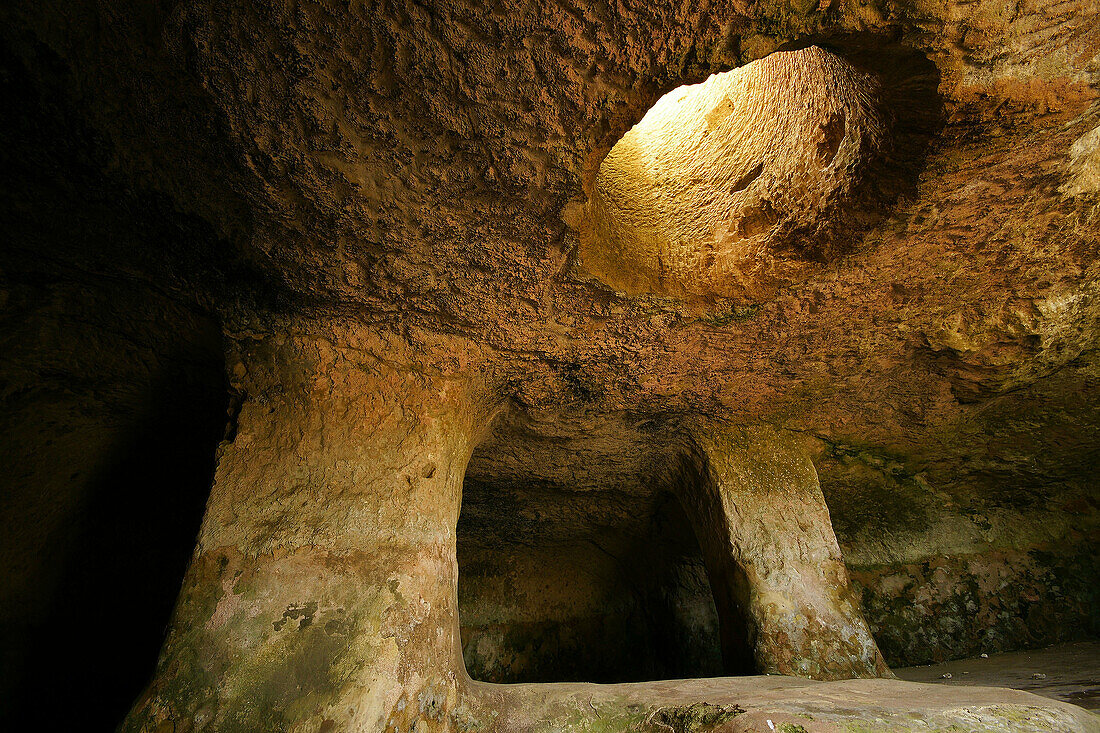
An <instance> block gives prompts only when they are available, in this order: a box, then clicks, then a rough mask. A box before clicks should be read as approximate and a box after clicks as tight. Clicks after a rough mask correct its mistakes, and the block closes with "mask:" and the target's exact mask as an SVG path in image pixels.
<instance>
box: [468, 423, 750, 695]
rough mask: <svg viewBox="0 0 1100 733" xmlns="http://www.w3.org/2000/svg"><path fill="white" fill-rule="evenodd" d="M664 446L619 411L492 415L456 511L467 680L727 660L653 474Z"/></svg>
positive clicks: (679, 512) (705, 669)
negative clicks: (548, 416)
mask: <svg viewBox="0 0 1100 733" xmlns="http://www.w3.org/2000/svg"><path fill="white" fill-rule="evenodd" d="M675 455H677V451H676V450H675V449H673V448H671V447H667V446H660V445H658V444H657V442H656V441H655V440H654V438H653V436H652V435H649V434H647V433H646V432H645V431H644V430H643V429H639V428H637V427H635V426H634V425H632V424H630V423H629V422H628V421H626V420H623V419H620V418H592V417H584V416H570V417H569V418H568V419H563V418H562V416H556V418H555V419H552V420H539V421H536V420H533V419H531V418H530V417H528V416H525V415H520V414H509V415H507V416H506V417H505V418H503V419H502V420H501V421H499V422H498V424H497V425H496V427H495V428H494V430H493V432H492V435H491V436H490V437H489V438H488V439H487V440H486V441H485V442H484V443H483V444H482V445H481V446H479V447H478V449H477V450H476V451H475V452H474V455H473V457H472V459H471V461H470V467H469V469H468V471H467V475H466V480H465V483H464V486H463V501H462V512H461V517H460V519H459V522H458V535H457V551H458V565H459V587H458V605H459V619H460V627H461V636H462V649H463V659H464V661H465V664H466V669H467V671H468V673H469V674H470V676H471V677H472V678H474V679H476V680H481V681H486V682H503V683H510V682H558V681H584V682H635V681H643V680H654V679H678V678H691V677H711V676H718V675H722V674H724V673H725V672H726V671H727V669H726V666H725V665H724V663H723V657H722V639H721V635H720V632H719V616H718V611H717V610H716V607H715V598H714V594H713V593H712V591H711V586H710V580H709V576H708V568H707V566H706V564H705V563H704V558H703V553H702V551H701V550H700V544H699V540H698V539H697V538H696V535H695V532H694V530H693V526H692V522H691V521H690V520H689V518H688V516H687V514H686V513H685V510H684V508H683V506H682V505H681V503H680V499H679V498H678V497H677V496H676V495H675V494H674V492H673V491H670V487H669V486H668V484H667V483H666V482H664V481H663V480H662V476H667V475H669V472H668V471H663V470H661V467H662V466H666V465H672V464H674V463H676V460H675ZM741 633H742V634H744V629H741Z"/></svg>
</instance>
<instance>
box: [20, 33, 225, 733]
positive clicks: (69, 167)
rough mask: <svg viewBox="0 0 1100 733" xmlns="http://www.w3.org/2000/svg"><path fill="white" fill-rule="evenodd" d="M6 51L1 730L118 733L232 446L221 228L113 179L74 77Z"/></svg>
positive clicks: (148, 672) (44, 61) (47, 61)
mask: <svg viewBox="0 0 1100 733" xmlns="http://www.w3.org/2000/svg"><path fill="white" fill-rule="evenodd" d="M36 48H37V52H38V53H39V56H38V57H36V58H37V60H36V64H37V66H35V69H34V71H31V70H28V68H27V67H26V66H25V65H24V64H23V63H22V61H21V60H20V59H19V58H17V57H16V55H15V54H14V53H13V52H12V51H11V49H10V48H8V47H7V46H6V45H4V44H0V98H3V99H4V100H5V104H6V106H7V109H9V110H11V111H12V114H10V115H5V116H4V118H3V121H2V122H0V143H2V145H0V168H2V169H3V170H4V171H5V175H4V177H3V178H2V180H0V203H2V204H3V205H2V206H0V229H2V230H3V231H4V232H5V242H4V245H3V246H2V247H0V625H2V627H3V643H2V644H0V729H11V728H12V726H13V725H14V724H15V722H16V721H18V722H19V724H20V725H25V726H27V728H28V729H34V730H84V731H109V730H114V729H115V728H116V727H117V725H118V724H119V722H120V721H121V720H122V718H123V716H124V715H125V714H126V712H127V711H128V709H129V708H130V706H131V705H132V704H133V701H134V699H135V698H136V697H137V696H138V695H139V694H140V692H141V690H142V689H143V687H144V686H145V685H146V684H147V683H148V681H149V679H150V678H151V676H152V672H153V667H154V664H155V662H156V658H157V653H158V651H159V648H160V646H161V644H162V643H163V640H164V633H165V628H166V626H167V624H168V621H169V617H170V614H171V611H172V607H173V604H174V602H175V598H176V595H177V594H178V592H179V587H180V583H181V580H182V577H183V574H184V571H185V568H186V566H187V563H188V559H189V557H190V554H191V551H192V549H193V547H194V542H195V537H196V535H197V532H198V528H199V524H200V522H201V519H202V514H203V508H204V505H205V502H206V497H207V495H208V492H209V487H210V483H211V480H212V477H213V470H214V465H215V460H216V449H217V444H218V442H219V441H220V440H221V439H222V437H223V435H224V432H225V423H226V415H227V406H228V395H227V388H226V380H225V375H224V357H223V350H222V330H221V326H220V324H219V322H218V321H217V319H216V318H215V317H214V316H212V315H211V314H210V313H209V312H208V311H207V310H206V309H204V308H202V307H200V306H199V305H198V304H197V302H196V301H197V299H198V298H197V297H196V293H195V292H194V291H192V290H190V289H189V288H188V287H187V286H186V285H185V284H183V283H181V281H180V279H179V278H177V277H175V276H173V275H172V274H171V273H172V264H173V263H174V262H206V263H207V264H206V265H204V266H203V267H202V268H198V270H197V271H203V272H210V271H213V270H216V269H219V267H220V265H221V262H222V259H224V258H221V259H219V258H218V257H214V256H211V253H214V252H217V251H224V250H225V247H224V242H220V241H218V240H217V238H216V236H215V235H214V233H213V230H212V228H211V227H210V226H209V225H208V224H206V223H204V222H202V221H200V220H198V219H197V218H196V217H193V216H188V215H184V214H181V213H180V212H178V211H176V210H175V209H174V208H173V206H172V204H171V202H170V201H169V200H167V199H166V198H165V197H164V196H162V195H159V194H155V193H152V192H149V191H147V190H144V189H141V188H138V187H134V186H132V185H128V184H125V183H122V182H120V181H119V180H118V179H117V178H112V177H111V175H110V174H109V173H108V172H107V171H108V170H109V168H110V160H111V150H110V147H109V145H108V144H107V142H106V141H104V140H103V139H102V138H100V137H99V136H97V135H95V134H93V133H92V132H90V131H89V129H88V128H87V126H86V125H85V124H83V122H82V121H81V119H80V115H79V113H78V111H77V109H76V108H75V105H74V103H73V102H72V100H71V99H70V98H69V96H68V95H69V94H70V93H71V89H72V88H73V87H74V85H73V84H72V80H71V78H70V77H69V72H68V70H67V69H66V68H64V67H63V66H62V65H60V64H58V63H57V62H56V59H55V58H53V57H52V56H51V55H50V54H49V53H48V52H46V51H45V49H42V48H39V47H36Z"/></svg>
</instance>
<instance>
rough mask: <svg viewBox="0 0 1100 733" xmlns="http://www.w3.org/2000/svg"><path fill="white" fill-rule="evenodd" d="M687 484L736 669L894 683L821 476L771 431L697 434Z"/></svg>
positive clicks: (801, 449)
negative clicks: (693, 472) (853, 580)
mask: <svg viewBox="0 0 1100 733" xmlns="http://www.w3.org/2000/svg"><path fill="white" fill-rule="evenodd" d="M694 437H695V441H696V444H697V445H698V448H699V451H700V455H699V456H698V457H697V458H698V461H697V462H696V464H697V466H698V468H699V475H698V476H696V477H694V480H688V481H686V482H684V494H683V498H684V504H685V507H686V508H687V510H688V512H689V514H690V515H691V516H692V518H693V521H694V522H695V524H696V527H697V533H698V534H699V539H700V543H701V544H702V546H703V551H704V554H705V556H706V560H707V566H708V571H709V573H710V574H711V584H712V587H713V590H714V594H715V601H716V605H717V606H718V610H719V614H720V615H721V617H722V618H721V621H722V627H723V628H722V641H723V647H724V648H723V652H724V655H725V657H726V662H727V665H728V666H729V667H730V671H731V672H734V673H747V672H748V671H749V669H748V667H749V661H750V658H751V662H752V667H753V668H754V669H755V671H756V672H757V673H771V674H787V675H796V676H799V677H812V678H815V679H842V678H849V677H879V676H890V672H889V670H888V669H887V668H886V664H885V662H884V661H883V659H882V655H881V654H879V651H878V647H877V646H876V644H875V641H874V639H873V638H872V637H871V632H870V630H869V629H868V627H867V623H866V621H864V619H863V615H862V612H861V611H860V608H859V602H858V599H857V598H856V596H855V593H854V592H853V591H852V589H851V586H850V585H849V582H848V571H847V569H846V568H845V566H844V560H843V558H842V557H841V554H840V547H839V546H838V545H837V541H836V537H835V535H834V534H833V529H832V523H831V521H830V519H829V509H828V507H827V506H826V505H825V498H824V496H823V495H822V493H821V487H820V485H819V484H818V480H817V472H816V471H815V470H814V466H813V463H812V462H811V461H810V458H809V454H808V451H807V450H806V448H805V445H804V444H803V443H801V442H800V440H799V439H798V438H797V437H795V436H792V435H790V434H788V433H784V432H780V431H776V430H773V429H770V428H759V427H756V428H714V427H711V428H708V429H702V430H697V431H695V435H694Z"/></svg>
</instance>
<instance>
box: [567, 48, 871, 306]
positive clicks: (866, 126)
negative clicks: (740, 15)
mask: <svg viewBox="0 0 1100 733" xmlns="http://www.w3.org/2000/svg"><path fill="white" fill-rule="evenodd" d="M877 91H878V84H877V81H876V80H875V78H874V77H873V76H872V75H870V74H867V73H864V72H862V71H860V70H858V69H856V68H854V67H853V66H852V65H851V64H849V63H848V62H846V61H844V60H842V59H840V58H839V57H837V56H835V55H834V54H832V53H830V52H828V51H825V50H823V49H821V48H818V47H816V46H811V47H808V48H804V49H801V50H798V51H788V52H779V53H774V54H772V55H770V56H768V57H766V58H764V59H761V60H759V61H755V62H753V63H750V64H748V65H746V66H744V67H742V68H739V69H735V70H733V71H728V72H725V73H721V74H714V75H713V76H711V77H710V78H709V79H707V80H706V81H705V82H703V83H701V84H695V85H690V86H683V87H680V88H678V89H675V90H673V91H672V92H670V93H668V94H666V95H665V96H664V97H662V98H661V99H660V100H659V101H658V102H657V104H655V105H654V106H653V107H652V108H651V109H650V110H649V112H648V113H647V114H646V115H645V117H643V118H642V120H641V121H640V122H639V123H638V124H637V125H635V126H634V128H633V129H631V130H630V131H629V132H627V133H626V135H624V136H623V137H622V139H621V140H619V142H618V143H617V144H616V145H615V147H614V148H612V150H611V152H610V153H608V155H607V158H606V159H604V161H603V164H602V165H601V166H600V170H599V174H598V175H597V177H596V187H595V188H596V190H595V195H594V197H593V200H592V203H591V215H592V225H593V229H594V231H593V233H592V236H591V237H590V239H589V240H588V242H587V246H586V248H585V250H584V253H583V259H584V263H585V265H586V266H587V268H588V269H589V270H590V271H591V272H592V273H593V274H595V275H596V276H597V277H598V278H599V279H600V280H602V281H603V282H604V283H606V284H608V285H610V286H612V287H613V288H615V289H616V290H619V291H622V292H626V293H630V294H639V293H658V294H668V295H686V294H691V295H710V294H713V295H722V296H744V297H749V298H753V297H760V296H762V295H764V294H766V293H767V292H768V291H769V290H770V289H771V288H772V287H773V286H774V285H775V284H776V283H777V282H783V281H786V280H789V279H790V278H792V277H796V276H797V275H798V274H799V273H800V272H802V271H803V270H805V268H806V266H807V261H808V260H810V259H814V258H817V259H820V258H821V256H822V254H823V252H825V251H828V250H830V249H831V245H832V243H831V242H830V241H829V237H830V235H831V232H830V224H833V223H835V221H834V218H835V217H836V216H837V214H838V209H839V207H841V206H842V205H844V204H846V203H848V202H849V201H850V199H851V198H852V195H853V192H854V191H855V190H856V189H857V187H858V186H859V185H860V183H861V182H862V181H863V177H864V176H865V174H866V173H867V171H868V169H869V167H870V166H871V164H872V163H873V161H874V160H875V157H876V156H877V155H878V154H879V152H880V151H881V150H882V148H883V145H884V144H885V142H886V140H887V129H886V123H885V121H884V117H883V114H882V112H881V110H880V109H879V107H878V100H877Z"/></svg>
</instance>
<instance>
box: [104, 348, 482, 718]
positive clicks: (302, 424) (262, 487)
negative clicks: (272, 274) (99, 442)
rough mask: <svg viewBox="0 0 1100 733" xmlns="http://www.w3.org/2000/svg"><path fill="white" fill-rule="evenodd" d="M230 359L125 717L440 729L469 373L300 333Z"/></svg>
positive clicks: (453, 616)
mask: <svg viewBox="0 0 1100 733" xmlns="http://www.w3.org/2000/svg"><path fill="white" fill-rule="evenodd" d="M234 361H235V359H234V358H233V357H231V361H230V364H231V369H230V371H231V374H232V375H233V376H234V378H235V381H236V382H237V383H238V386H239V388H240V389H242V390H243V391H245V392H246V399H245V401H244V403H243V406H242V408H241V411H240V414H239V417H238V419H237V428H236V434H235V436H233V437H232V438H231V439H230V440H228V441H227V442H226V443H223V445H222V447H221V449H220V456H219V465H218V470H217V475H216V478H215V482H214V486H213V489H212V491H211V494H210V499H209V502H208V505H207V510H206V516H205V519H204V520H203V526H202V530H201V533H200V536H199V540H198V545H197V547H196V549H195V553H194V557H193V559H192V563H191V567H190V569H189V571H188V573H187V576H186V578H185V580H184V584H183V589H182V591H181V594H180V598H179V601H178V604H177V608H176V611H175V614H174V618H173V621H172V624H171V628H170V632H169V636H168V640H167V642H166V644H165V647H164V649H163V651H162V653H161V658H160V661H159V663H158V665H157V670H156V676H155V679H154V681H153V682H152V684H151V685H150V687H149V688H148V690H147V691H146V693H145V694H144V695H143V696H142V697H141V699H139V700H138V702H137V704H136V705H135V707H134V709H133V710H132V711H131V713H130V715H129V716H128V718H127V720H126V721H125V722H124V724H123V726H122V730H124V731H157V732H158V733H159V732H162V731H175V732H176V733H179V732H180V731H191V730H194V731H201V730H210V731H219V732H222V733H225V732H228V731H281V730H291V729H292V730H303V731H350V730H362V731H382V730H387V731H388V730H391V729H393V728H394V727H395V726H396V728H397V729H398V730H401V731H407V730H411V729H413V727H414V726H415V729H416V730H418V731H435V730H442V729H444V728H446V727H448V726H449V727H454V724H453V721H452V720H451V717H452V716H454V715H456V714H458V713H460V712H461V711H460V710H459V709H458V708H459V704H458V700H459V697H460V695H461V694H462V688H463V686H464V683H465V675H464V672H463V666H462V663H461V647H460V644H459V639H458V619H457V601H456V597H457V595H456V584H457V573H458V570H457V564H456V561H455V535H454V532H455V525H456V523H457V519H458V511H459V502H460V497H461V489H462V479H463V474H464V471H465V468H466V463H467V460H468V459H469V455H470V452H471V450H472V446H473V443H474V442H475V439H476V436H475V433H476V432H477V431H478V430H479V429H480V426H481V425H483V424H484V422H485V413H484V412H483V411H480V410H479V408H478V406H477V404H475V398H474V396H473V395H474V392H475V389H474V387H473V386H472V384H471V382H470V381H468V380H466V379H463V378H459V377H452V378H448V377H443V376H426V374H427V373H428V372H429V371H430V370H429V369H427V368H423V369H415V370H414V369H405V368H402V367H398V366H392V365H391V364H390V362H389V361H388V360H387V361H383V360H380V359H378V358H374V357H367V356H365V354H364V352H362V351H354V350H337V349H335V348H333V347H332V346H331V345H330V344H329V343H328V342H327V341H325V340H323V339H309V338H302V337H298V338H286V339H276V338H267V339H264V340H262V341H260V342H257V343H254V344H252V345H250V346H248V347H247V349H246V350H245V351H244V352H243V353H241V354H240V357H239V361H237V363H236V364H235V365H233V363H234ZM155 490H156V487H155V486H151V487H150V491H155ZM170 520H171V518H166V521H170ZM134 582H140V579H135V581H134Z"/></svg>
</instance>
